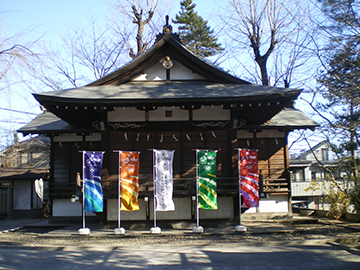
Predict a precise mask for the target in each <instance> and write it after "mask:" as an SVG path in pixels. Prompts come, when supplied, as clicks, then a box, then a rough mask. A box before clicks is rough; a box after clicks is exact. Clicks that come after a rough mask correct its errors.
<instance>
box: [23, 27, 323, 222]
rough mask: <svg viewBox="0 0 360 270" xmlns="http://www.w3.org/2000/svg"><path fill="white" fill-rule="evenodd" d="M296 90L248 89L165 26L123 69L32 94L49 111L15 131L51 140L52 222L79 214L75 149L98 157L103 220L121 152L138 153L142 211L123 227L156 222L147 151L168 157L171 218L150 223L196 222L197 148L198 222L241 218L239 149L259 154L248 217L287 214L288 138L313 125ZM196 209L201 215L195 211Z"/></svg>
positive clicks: (112, 204)
mask: <svg viewBox="0 0 360 270" xmlns="http://www.w3.org/2000/svg"><path fill="white" fill-rule="evenodd" d="M300 93H301V90H300V89H289V88H277V87H271V86H263V85H254V84H250V83H249V82H247V81H244V80H241V79H239V78H236V77H234V76H232V75H230V74H229V73H227V72H225V71H223V70H221V69H219V68H217V67H214V66H212V65H210V64H208V63H207V62H205V61H204V60H202V59H200V58H199V57H197V56H195V55H194V54H193V53H191V52H190V51H188V50H187V49H186V48H185V47H184V46H183V45H181V43H180V40H179V38H178V36H177V35H176V34H173V33H172V31H171V26H170V25H165V26H164V31H163V33H162V34H159V35H158V37H157V41H156V42H155V44H154V45H153V46H152V47H151V48H150V49H148V50H147V51H146V52H145V53H143V54H141V55H140V56H138V57H137V58H135V59H134V60H133V61H131V62H130V63H128V64H127V65H125V66H124V67H122V68H121V69H119V70H117V71H115V72H113V73H111V74H109V75H107V76H105V77H103V78H101V79H100V80H97V81H95V82H93V83H91V84H89V85H87V86H84V87H79V88H75V89H69V90H65V91H54V92H46V93H37V94H34V97H35V98H36V99H37V100H38V101H39V103H40V104H41V105H43V106H44V107H45V108H46V110H47V111H46V112H45V113H44V114H41V115H39V116H38V117H36V118H35V119H34V120H33V121H32V122H30V123H29V124H28V125H26V126H24V127H23V128H21V129H20V130H19V131H20V132H22V133H24V134H29V133H37V134H39V133H40V134H45V135H46V136H49V137H50V138H51V166H50V167H51V168H50V198H51V200H52V216H53V217H64V216H81V204H80V203H72V202H71V200H70V199H71V197H72V195H75V194H76V185H75V183H76V179H75V177H76V173H77V172H81V170H82V156H81V153H80V151H82V150H87V151H105V152H106V153H105V155H104V163H103V175H102V187H103V192H104V212H103V214H100V215H101V218H102V219H103V221H113V220H116V219H117V185H118V183H117V179H118V154H117V153H115V152H114V151H116V150H123V151H129V150H131V151H140V152H141V154H140V176H139V182H140V191H139V197H140V198H139V203H140V210H139V211H135V212H123V213H122V219H124V220H147V219H148V220H149V219H152V218H153V212H152V209H153V208H152V203H153V175H152V172H153V160H152V158H153V157H152V151H149V149H168V150H175V156H174V168H173V169H174V194H173V197H174V201H175V207H176V210H175V211H174V212H158V213H157V219H163V220H190V219H193V218H194V206H195V203H194V196H195V184H196V182H195V181H196V180H195V151H194V149H212V150H214V149H216V150H218V158H217V164H218V165H217V184H218V205H219V209H218V210H204V211H201V212H200V217H201V218H202V219H203V218H204V219H205V218H206V219H230V218H234V217H236V216H237V215H238V213H239V208H238V168H237V150H235V149H236V148H252V149H259V152H258V153H259V168H260V170H261V174H262V178H263V195H264V196H263V198H262V199H261V201H260V207H259V208H258V209H249V210H248V212H261V213H274V212H277V213H287V212H289V211H290V204H289V202H290V176H289V172H288V151H287V137H288V134H289V132H291V131H293V130H294V129H306V128H310V129H313V128H315V127H316V126H317V124H316V123H315V122H313V121H312V120H311V119H309V118H308V117H306V116H305V115H304V114H303V113H302V112H300V111H298V110H296V109H294V108H293V102H294V100H295V99H296V98H297V97H298V95H299V94H300ZM201 210H202V209H201Z"/></svg>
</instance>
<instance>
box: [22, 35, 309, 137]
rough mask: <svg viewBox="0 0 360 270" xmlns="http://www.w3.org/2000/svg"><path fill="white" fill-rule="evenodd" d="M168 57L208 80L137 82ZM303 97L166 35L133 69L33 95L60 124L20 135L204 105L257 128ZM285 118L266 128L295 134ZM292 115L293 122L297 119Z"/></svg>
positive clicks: (41, 122) (41, 123) (41, 124)
mask: <svg viewBox="0 0 360 270" xmlns="http://www.w3.org/2000/svg"><path fill="white" fill-rule="evenodd" d="M167 56H168V57H170V59H171V60H172V61H175V62H176V61H177V62H180V63H181V64H182V65H183V66H185V67H186V68H187V69H189V70H190V71H192V72H194V73H197V74H199V75H200V76H201V77H203V78H204V80H196V81H194V80H192V81H191V80H190V81H189V80H182V81H170V80H162V81H137V80H135V81H134V80H133V79H134V78H137V77H138V76H139V75H140V74H142V73H144V72H145V71H146V70H147V69H148V68H150V67H152V66H154V65H155V64H159V62H161V61H162V60H163V59H164V58H165V57H167ZM300 93H301V89H290V88H278V87H273V86H264V85H254V84H250V83H249V82H247V81H244V80H241V79H239V78H236V77H234V76H232V75H231V74H229V73H227V72H225V71H223V70H221V69H219V68H216V67H214V66H212V65H210V64H209V63H207V62H205V61H204V60H203V59H201V58H199V57H197V56H196V55H194V54H193V53H191V52H190V51H189V50H188V49H186V48H185V47H184V46H183V45H181V44H180V43H179V42H178V41H176V40H175V39H174V38H173V37H172V36H171V35H165V36H164V37H162V38H161V39H160V40H159V41H157V42H156V43H155V44H154V45H153V46H152V47H151V48H150V49H149V50H147V51H146V52H145V53H143V54H141V55H140V56H138V57H137V58H135V59H134V60H133V61H131V62H130V63H129V64H127V65H125V66H124V67H122V68H120V69H119V70H117V71H115V72H113V73H111V74H109V75H107V76H105V77H103V78H101V79H99V80H97V81H95V82H93V83H91V84H89V85H87V86H84V87H79V88H74V89H68V90H64V91H53V92H45V93H36V94H34V97H35V98H36V99H37V100H38V101H39V102H40V103H41V104H42V105H43V106H44V107H45V108H46V109H47V110H48V111H50V112H51V113H52V114H54V115H56V116H57V117H58V119H57V120H56V119H54V118H51V119H50V116H49V115H47V116H41V119H37V118H36V119H35V120H34V122H33V123H30V124H29V125H26V126H25V127H24V128H21V129H20V130H19V131H20V132H23V131H25V133H30V132H31V133H34V132H38V131H40V132H45V131H50V130H54V129H55V127H57V128H59V131H62V130H69V129H70V130H79V129H80V130H84V131H86V130H89V129H90V130H91V126H92V125H93V123H96V122H103V121H104V115H106V113H107V112H108V111H113V110H115V109H116V108H118V107H136V108H137V109H139V110H153V109H156V108H157V107H159V106H179V107H181V108H182V109H198V108H200V106H202V105H204V106H206V105H208V106H212V105H221V106H223V107H224V108H226V109H229V108H232V111H233V113H232V114H233V117H234V118H236V119H241V120H242V121H244V122H246V123H247V125H254V126H259V125H262V124H264V123H265V122H266V121H268V120H269V119H272V118H273V117H274V116H275V115H276V114H278V113H279V112H280V111H281V110H283V109H284V108H287V107H292V105H293V101H294V100H295V99H296V98H297V97H298V95H299V94H300ZM281 115H284V114H281ZM281 115H280V116H278V117H277V120H276V119H275V120H276V121H275V120H274V122H272V123H267V124H266V125H267V127H270V126H274V125H276V126H278V127H285V126H286V127H287V126H288V127H290V128H291V126H292V123H291V119H290V120H287V118H286V119H285V117H284V116H281ZM287 115H288V116H289V115H290V112H287ZM292 115H293V117H295V116H294V113H292ZM299 115H300V113H298V114H297V117H295V118H296V119H297V120H298V121H301V120H304V119H305V118H304V117H299ZM47 118H48V119H47ZM288 118H289V117H288ZM47 120H49V122H47ZM62 120H63V121H62ZM306 121H307V122H306V123H305V124H304V123H303V124H301V123H298V127H301V128H304V127H308V124H310V126H311V127H313V125H314V124H313V122H311V123H310V121H308V118H307V119H306ZM149 128H150V127H149Z"/></svg>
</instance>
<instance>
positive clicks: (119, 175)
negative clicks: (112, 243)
mask: <svg viewBox="0 0 360 270" xmlns="http://www.w3.org/2000/svg"><path fill="white" fill-rule="evenodd" d="M114 152H119V159H118V160H119V166H118V227H117V228H115V229H114V234H125V229H124V228H122V227H121V225H120V224H121V153H122V151H121V150H118V151H116V150H115V151H114Z"/></svg>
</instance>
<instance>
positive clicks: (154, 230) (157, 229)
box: [150, 227, 161, 234]
mask: <svg viewBox="0 0 360 270" xmlns="http://www.w3.org/2000/svg"><path fill="white" fill-rule="evenodd" d="M150 233H151V234H160V233H161V228H160V227H151V228H150Z"/></svg>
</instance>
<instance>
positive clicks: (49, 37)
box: [0, 0, 227, 149]
mask: <svg viewBox="0 0 360 270" xmlns="http://www.w3.org/2000/svg"><path fill="white" fill-rule="evenodd" d="M0 1H1V2H2V3H1V5H0V12H1V16H0V19H1V20H2V21H3V23H5V29H2V30H3V36H4V35H9V36H10V35H15V34H16V33H19V32H21V31H24V30H29V31H30V32H29V34H28V35H27V36H26V38H28V39H29V40H34V39H37V38H40V37H41V38H42V40H45V41H47V42H49V41H50V44H53V45H56V44H57V43H59V42H60V38H59V37H60V36H61V35H62V34H64V33H65V32H66V30H67V27H68V26H69V25H77V24H83V23H85V22H86V21H87V20H88V18H89V14H92V15H97V16H98V18H99V19H98V20H97V22H98V23H105V20H104V18H105V16H109V14H110V10H109V4H108V1H107V0H61V1H54V0H33V1H30V0H12V1H5V0H0ZM160 1H161V0H160ZM163 1H166V0H163ZM168 1H169V3H170V4H169V5H170V6H171V5H172V8H171V13H170V14H163V16H164V17H165V15H170V19H174V17H175V14H177V13H178V12H179V11H180V0H176V1H175V0H173V1H170V0H168ZM193 2H194V3H195V4H196V9H195V10H196V11H197V12H198V14H199V15H200V16H202V17H203V18H204V19H206V20H208V21H209V24H210V25H211V26H212V27H213V28H214V27H216V20H217V18H216V16H215V15H216V14H217V13H219V12H218V9H219V6H220V5H219V4H218V3H221V7H224V4H225V3H227V1H226V0H225V1H224V0H215V1H209V0H193ZM39 91H42V90H41V89H39ZM22 93H24V94H22ZM1 94H2V93H1V92H0V108H4V107H5V108H10V109H12V110H18V111H26V112H30V113H36V114H38V113H40V112H41V111H40V109H39V104H38V103H37V101H36V100H35V99H34V98H33V97H32V95H31V94H30V91H29V90H28V89H21V90H20V91H19V92H18V93H17V96H16V97H15V99H14V98H12V99H10V98H8V97H6V98H3V97H2V96H1ZM34 117H35V115H34V114H21V113H14V112H8V111H4V110H1V109H0V139H1V138H2V134H1V128H2V126H3V125H4V124H5V125H6V128H5V129H3V131H4V130H5V131H10V130H16V129H18V128H20V127H22V126H23V125H24V124H25V123H28V122H30V120H31V119H32V118H34ZM4 119H6V120H4ZM8 119H9V120H8ZM4 144H5V145H6V142H4V141H0V149H1V147H2V146H3V145H4Z"/></svg>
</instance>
